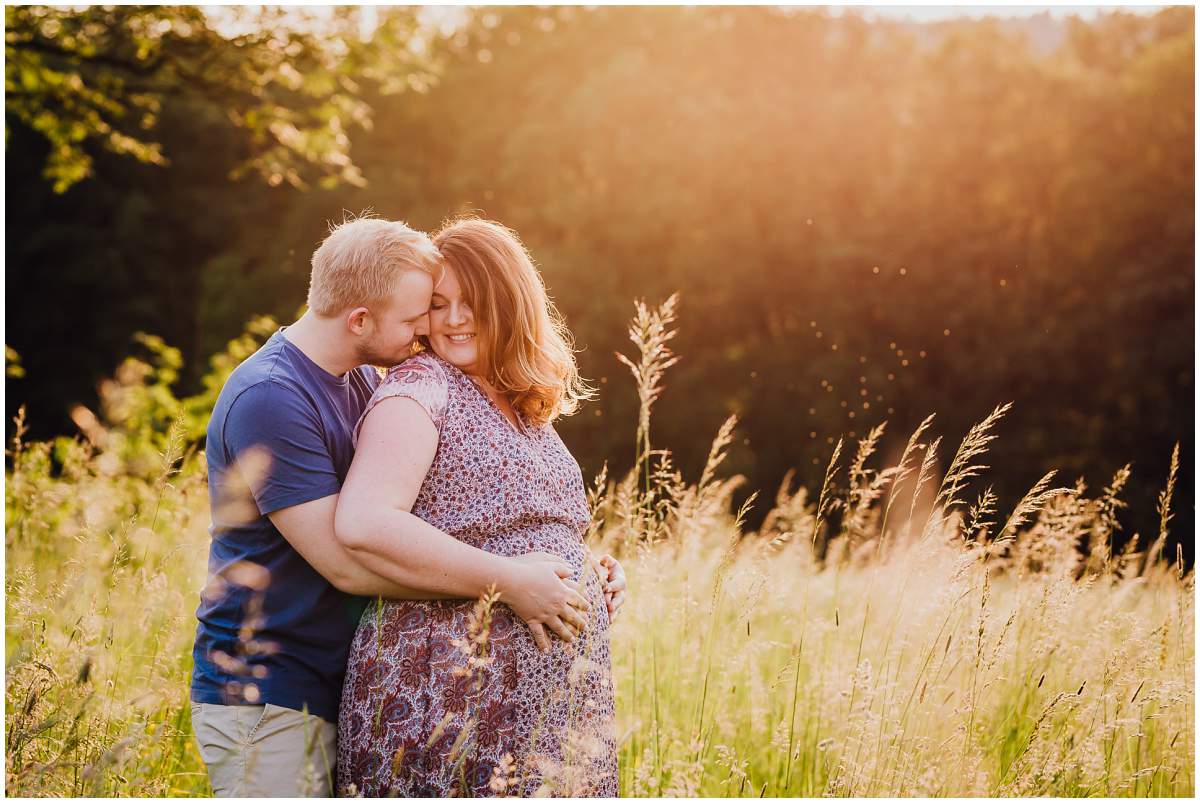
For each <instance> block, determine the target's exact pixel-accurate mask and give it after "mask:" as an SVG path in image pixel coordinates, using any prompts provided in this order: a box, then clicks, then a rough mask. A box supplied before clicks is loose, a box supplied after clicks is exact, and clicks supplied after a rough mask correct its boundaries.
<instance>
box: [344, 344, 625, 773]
mask: <svg viewBox="0 0 1200 803" xmlns="http://www.w3.org/2000/svg"><path fill="white" fill-rule="evenodd" d="M392 396H404V397H408V398H411V399H413V400H415V401H416V402H418V403H419V404H420V405H421V406H422V407H423V408H424V409H425V411H426V412H428V414H429V417H430V418H431V419H432V420H433V422H434V425H435V426H436V427H437V429H438V433H439V441H438V448H437V452H436V454H435V456H434V459H433V464H432V465H431V466H430V468H429V473H428V474H427V475H426V476H425V481H424V484H423V485H422V486H421V490H420V492H419V493H418V495H417V499H416V502H415V503H414V505H413V508H412V512H413V514H414V515H416V516H419V517H420V518H422V519H424V520H425V521H427V522H429V523H430V524H433V525H434V526H436V527H438V528H440V529H441V530H443V531H444V532H446V533H449V534H450V535H452V536H454V537H455V538H458V539H459V540H460V541H465V542H466V543H468V544H471V545H473V546H477V547H479V548H480V549H484V550H487V551H488V552H493V553H496V554H501V555H522V554H524V553H526V552H533V551H542V552H549V553H552V554H554V555H557V556H558V557H561V558H563V559H564V560H565V561H566V562H567V563H569V564H570V565H571V566H572V567H573V568H574V569H575V574H574V576H573V577H572V579H574V580H576V581H581V584H582V585H583V587H584V588H585V594H584V595H585V596H586V597H587V599H588V601H589V602H590V604H591V614H590V619H591V621H590V623H589V626H588V628H587V630H586V631H585V633H584V634H583V635H582V637H580V638H578V639H576V641H575V642H574V643H573V644H565V643H564V642H562V641H560V640H558V639H557V638H553V637H552V638H551V641H552V644H553V646H552V649H551V650H550V652H548V653H542V652H540V651H539V650H538V649H537V647H536V646H535V644H534V641H533V637H532V636H531V635H530V632H529V628H528V627H527V626H526V625H525V623H524V622H523V621H522V620H521V619H520V618H519V617H518V616H516V614H514V613H513V612H512V610H511V609H509V608H508V606H507V605H504V604H501V603H497V604H496V605H495V606H494V608H493V610H492V615H491V621H490V627H488V629H487V635H486V641H485V642H484V643H483V645H482V649H481V646H480V637H479V635H480V628H479V627H478V624H477V623H476V624H473V623H472V612H473V611H474V610H475V609H476V603H475V602H471V601H467V602H457V601H384V602H382V604H380V603H378V602H376V603H373V604H371V605H369V606H368V607H367V610H366V612H365V613H364V614H363V618H362V621H361V622H360V623H359V626H358V632H357V633H356V634H355V637H354V644H353V646H352V647H351V651H350V659H349V664H348V666H347V670H346V681H345V686H344V688H343V690H342V705H341V712H340V716H339V719H338V755H337V763H338V790H339V793H340V794H343V795H356V794H357V795H369V796H387V795H400V796H405V797H412V796H417V797H443V796H448V795H492V794H506V795H533V794H552V795H569V796H603V797H614V796H616V794H617V759H616V743H615V739H614V723H613V713H614V712H613V687H612V677H611V664H610V659H609V647H608V613H607V609H606V608H605V604H604V597H603V592H602V588H601V585H600V581H599V579H598V578H597V576H596V573H595V572H594V571H593V570H592V569H591V567H590V565H589V564H588V560H587V555H588V553H587V550H586V548H585V547H584V545H583V542H582V533H583V532H584V530H585V528H586V527H587V524H588V520H589V516H588V510H587V503H586V497H585V493H584V488H583V479H582V477H581V475H580V472H579V466H578V464H576V462H575V459H574V458H573V457H571V454H570V452H568V451H567V448H566V447H565V446H564V445H563V442H562V441H561V440H560V439H559V437H558V435H557V433H555V431H554V429H553V428H552V427H550V426H549V425H546V426H542V427H538V428H534V429H526V428H524V427H522V428H521V429H520V430H519V431H518V430H517V429H514V427H513V425H512V424H511V423H510V422H509V420H508V419H507V418H505V417H504V414H503V413H501V412H500V409H499V408H498V407H496V406H495V404H494V403H493V402H492V401H491V400H490V399H488V398H487V396H485V395H484V394H483V392H482V391H481V390H480V389H479V388H478V387H476V386H475V384H474V383H473V382H472V381H471V380H470V379H468V378H467V377H466V376H465V375H464V374H463V373H462V372H461V371H459V370H458V369H457V368H455V367H453V366H451V365H450V364H448V363H446V362H444V361H442V360H441V359H439V358H438V357H436V356H435V355H433V354H430V353H428V352H426V353H422V354H420V355H418V356H416V357H413V358H411V359H409V360H407V361H406V362H404V363H402V364H400V365H398V366H396V367H395V368H393V369H392V370H391V371H390V372H389V373H388V375H387V377H386V379H384V381H383V382H382V383H381V385H380V386H379V388H378V389H377V390H376V391H375V395H374V396H373V397H372V398H371V401H370V402H369V404H368V405H367V411H366V412H369V411H370V410H371V408H373V407H374V406H375V405H376V404H378V403H379V401H381V400H382V399H386V398H390V397H392ZM366 412H364V416H365V415H366ZM476 618H477V617H476ZM481 659H482V660H481Z"/></svg>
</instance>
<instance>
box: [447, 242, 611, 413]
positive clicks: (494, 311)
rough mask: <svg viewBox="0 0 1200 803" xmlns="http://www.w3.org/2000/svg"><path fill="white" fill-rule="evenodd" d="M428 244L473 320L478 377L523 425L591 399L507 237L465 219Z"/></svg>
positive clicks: (565, 340) (537, 279)
mask: <svg viewBox="0 0 1200 803" xmlns="http://www.w3.org/2000/svg"><path fill="white" fill-rule="evenodd" d="M433 243H434V245H436V246H437V248H438V250H439V251H441V253H442V257H443V258H444V259H445V260H446V264H447V266H448V267H450V268H453V269H454V271H455V272H456V275H457V276H458V281H459V284H461V285H462V289H463V297H464V300H465V301H466V303H467V305H468V306H470V308H471V311H472V313H473V314H474V316H475V322H476V334H475V337H476V342H477V343H478V344H479V369H480V374H481V375H482V376H483V377H484V378H485V379H487V381H488V382H490V383H491V385H492V387H494V388H495V389H496V390H498V391H500V392H502V393H505V394H506V395H507V396H508V398H509V401H510V402H511V404H512V406H513V409H515V410H516V411H517V412H518V413H519V414H520V415H521V418H522V419H523V420H524V421H525V423H526V424H528V425H530V426H540V425H542V424H546V423H549V422H551V421H553V420H554V419H556V418H558V417H559V416H563V415H570V414H571V413H573V412H575V411H576V410H577V409H579V404H580V402H582V401H584V400H585V399H589V398H591V396H592V393H593V391H592V389H591V388H589V387H588V386H587V384H586V383H585V382H584V381H583V380H582V379H581V378H580V376H579V370H578V368H577V367H576V365H575V353H574V349H573V348H572V343H571V335H570V333H569V332H568V331H567V328H566V325H565V324H564V323H563V320H562V316H561V315H559V313H558V311H557V310H556V309H555V307H554V303H553V302H552V301H551V300H550V298H549V296H547V295H546V287H545V285H544V284H543V283H542V277H541V274H539V273H538V270H537V268H536V267H534V265H533V260H532V259H531V258H530V256H529V252H528V251H527V250H526V249H525V246H524V245H523V244H522V243H521V240H520V239H519V238H518V237H517V235H516V233H515V232H513V231H512V230H511V229H509V228H507V227H505V226H502V225H500V224H499V223H495V222H493V221H490V220H482V219H479V218H465V219H460V220H455V221H453V222H451V223H448V224H446V225H445V226H443V227H442V229H441V230H440V231H439V232H438V233H437V234H435V235H434V236H433Z"/></svg>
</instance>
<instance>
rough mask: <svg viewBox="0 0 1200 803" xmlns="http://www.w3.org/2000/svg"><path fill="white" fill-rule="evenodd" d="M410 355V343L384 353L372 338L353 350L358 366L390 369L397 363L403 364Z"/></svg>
mask: <svg viewBox="0 0 1200 803" xmlns="http://www.w3.org/2000/svg"><path fill="white" fill-rule="evenodd" d="M411 353H412V343H411V342H410V343H409V344H408V345H407V346H405V347H404V348H402V349H399V350H393V351H386V350H384V349H383V348H382V347H381V346H380V344H379V342H378V340H376V339H374V338H372V339H371V340H368V341H367V342H366V343H361V344H359V345H358V347H357V348H355V350H354V354H355V357H356V359H357V360H358V363H359V365H378V366H380V367H382V368H391V367H392V366H393V365H396V364H397V363H401V362H404V360H405V358H407V357H408V356H409V354H411Z"/></svg>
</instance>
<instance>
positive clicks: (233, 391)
mask: <svg viewBox="0 0 1200 803" xmlns="http://www.w3.org/2000/svg"><path fill="white" fill-rule="evenodd" d="M281 340H282V338H280V337H279V336H274V337H272V338H271V339H270V340H268V341H267V342H266V343H264V344H263V345H262V346H261V347H260V348H259V349H258V351H256V352H254V353H253V354H251V355H250V356H249V357H247V358H246V359H245V360H243V361H242V363H241V364H240V365H238V366H237V367H236V368H234V369H233V371H232V372H231V373H230V375H229V378H228V379H227V380H225V385H224V387H222V388H221V392H220V393H219V394H218V395H217V401H216V404H215V405H214V407H213V422H212V423H215V424H222V423H223V422H224V419H225V418H226V417H228V416H229V415H230V413H231V412H234V411H235V410H236V411H237V413H238V414H240V413H242V412H243V411H245V412H250V413H259V412H269V410H264V409H263V408H264V407H268V408H269V407H270V406H272V405H282V406H283V407H287V406H288V405H287V402H288V401H290V400H292V399H304V398H305V396H306V394H305V393H304V388H303V383H302V382H301V380H300V379H299V378H298V377H297V376H296V373H295V371H294V370H292V369H291V367H290V366H289V361H288V359H287V355H286V352H285V350H284V349H283V348H282V343H281V342H280V341H281ZM275 412H277V413H278V412H282V410H278V409H277V410H276V411H275Z"/></svg>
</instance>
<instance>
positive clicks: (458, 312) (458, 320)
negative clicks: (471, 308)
mask: <svg viewBox="0 0 1200 803" xmlns="http://www.w3.org/2000/svg"><path fill="white" fill-rule="evenodd" d="M447 321H448V322H449V324H450V325H451V326H460V325H461V324H464V323H466V321H467V316H466V315H465V314H464V310H463V308H462V305H461V304H451V305H450V315H449V316H448V318H447Z"/></svg>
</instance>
